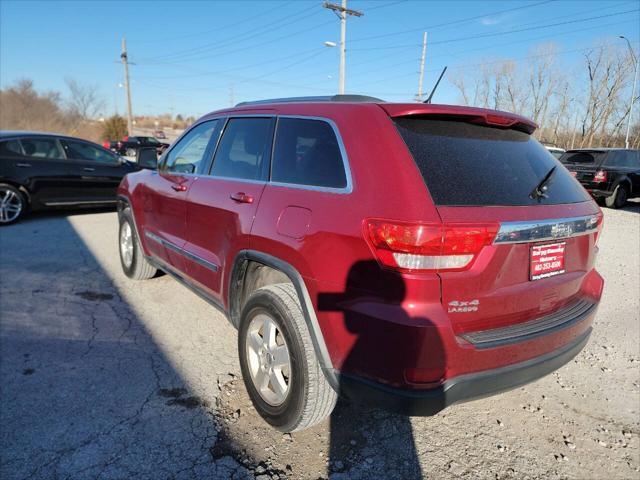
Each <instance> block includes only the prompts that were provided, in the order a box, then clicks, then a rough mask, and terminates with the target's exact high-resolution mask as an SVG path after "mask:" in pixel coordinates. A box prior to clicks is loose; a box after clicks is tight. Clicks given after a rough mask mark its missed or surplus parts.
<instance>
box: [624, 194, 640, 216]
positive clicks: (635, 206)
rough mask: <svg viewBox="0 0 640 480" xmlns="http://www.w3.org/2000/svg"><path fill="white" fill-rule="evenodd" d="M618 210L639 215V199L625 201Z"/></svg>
mask: <svg viewBox="0 0 640 480" xmlns="http://www.w3.org/2000/svg"><path fill="white" fill-rule="evenodd" d="M620 210H622V211H624V212H633V213H640V198H638V199H632V200H629V201H627V203H626V204H625V206H624V207H622V208H621V209H620Z"/></svg>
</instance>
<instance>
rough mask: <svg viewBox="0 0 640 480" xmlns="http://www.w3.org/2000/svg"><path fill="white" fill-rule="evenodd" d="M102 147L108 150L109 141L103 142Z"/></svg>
mask: <svg viewBox="0 0 640 480" xmlns="http://www.w3.org/2000/svg"><path fill="white" fill-rule="evenodd" d="M102 146H103V147H104V148H107V149H108V148H109V140H105V141H104V142H102Z"/></svg>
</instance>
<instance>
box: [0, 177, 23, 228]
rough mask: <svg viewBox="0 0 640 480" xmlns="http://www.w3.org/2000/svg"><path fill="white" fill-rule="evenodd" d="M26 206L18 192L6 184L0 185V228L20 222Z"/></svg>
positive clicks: (21, 194)
mask: <svg viewBox="0 0 640 480" xmlns="http://www.w3.org/2000/svg"><path fill="white" fill-rule="evenodd" d="M28 205H29V204H28V202H27V199H26V197H25V196H24V194H23V193H22V192H21V191H20V190H18V189H17V188H16V187H14V186H13V185H9V184H8V183H0V226H2V225H10V224H12V223H15V222H17V221H18V220H20V218H21V217H22V216H23V215H24V212H25V211H26V210H27V207H28Z"/></svg>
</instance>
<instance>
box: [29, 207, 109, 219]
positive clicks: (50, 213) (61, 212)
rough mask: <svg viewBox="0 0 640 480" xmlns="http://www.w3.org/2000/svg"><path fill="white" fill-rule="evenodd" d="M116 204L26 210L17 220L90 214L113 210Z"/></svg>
mask: <svg viewBox="0 0 640 480" xmlns="http://www.w3.org/2000/svg"><path fill="white" fill-rule="evenodd" d="M115 211H116V206H115V205H113V206H104V207H91V208H67V209H57V210H36V211H35V212H32V211H27V212H26V213H25V215H24V217H22V218H21V219H20V220H19V221H18V222H19V223H29V222H36V223H37V222H39V221H40V220H43V219H47V218H67V217H69V216H75V215H92V214H96V213H105V212H115Z"/></svg>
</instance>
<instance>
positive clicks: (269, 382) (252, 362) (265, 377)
mask: <svg viewBox="0 0 640 480" xmlns="http://www.w3.org/2000/svg"><path fill="white" fill-rule="evenodd" d="M245 342H246V347H247V348H246V352H247V364H248V365H249V372H250V374H251V380H252V382H253V385H254V386H255V388H256V390H257V391H258V393H259V394H260V396H261V397H262V399H263V400H264V401H265V402H267V403H268V404H269V405H272V406H274V407H277V406H279V405H282V404H283V403H284V401H285V400H286V398H287V395H288V393H289V389H290V386H291V357H290V355H289V348H288V347H287V343H286V341H285V338H284V335H283V334H282V331H281V330H280V329H279V328H278V325H277V324H276V322H275V320H274V319H273V318H271V317H270V316H269V315H267V314H265V313H259V314H258V315H256V316H255V317H254V318H253V319H252V320H251V323H250V324H249V328H248V330H247V336H246V338H245Z"/></svg>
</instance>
